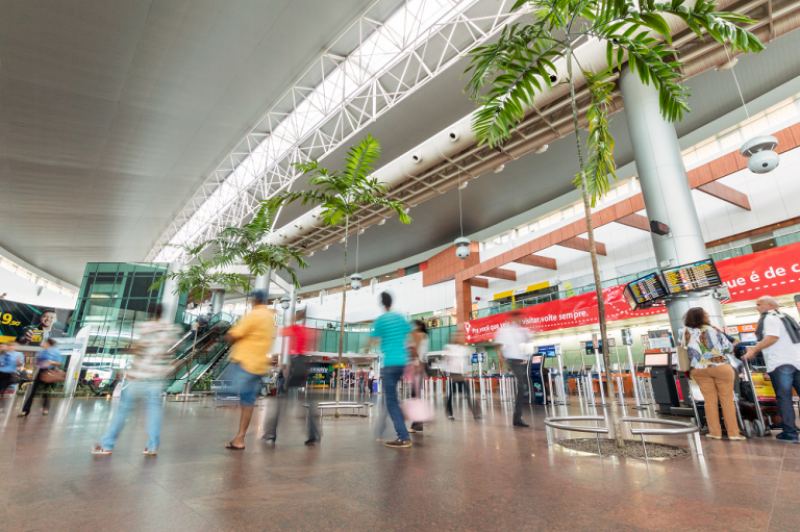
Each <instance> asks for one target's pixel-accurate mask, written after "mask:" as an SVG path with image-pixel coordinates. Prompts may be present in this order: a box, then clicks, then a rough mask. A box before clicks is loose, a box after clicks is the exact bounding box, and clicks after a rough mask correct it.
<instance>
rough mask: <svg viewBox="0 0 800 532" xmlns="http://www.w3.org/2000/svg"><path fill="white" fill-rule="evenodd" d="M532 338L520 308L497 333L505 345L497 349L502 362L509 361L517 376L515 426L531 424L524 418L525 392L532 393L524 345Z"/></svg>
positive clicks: (499, 339)
mask: <svg viewBox="0 0 800 532" xmlns="http://www.w3.org/2000/svg"><path fill="white" fill-rule="evenodd" d="M532 339H533V333H532V332H530V331H528V330H527V329H523V328H522V313H521V312H520V311H518V310H517V311H514V312H512V313H511V318H510V320H509V323H508V324H506V326H505V327H503V328H502V329H500V332H499V333H498V335H497V343H499V344H500V345H502V346H503V347H502V350H498V351H497V354H498V356H499V357H500V363H501V364H502V363H503V360H506V361H508V363H509V365H510V366H511V371H513V372H514V376H515V377H516V378H517V396H516V397H515V399H514V426H515V427H529V426H530V425H528V424H527V423H525V422H524V421H523V420H522V401H523V397H525V392H528V393H530V390H528V375H527V373H528V371H527V367H528V364H527V357H526V356H525V351H524V349H523V347H522V346H523V344H525V343H526V342H529V341H531V340H532Z"/></svg>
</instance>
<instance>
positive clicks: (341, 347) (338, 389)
mask: <svg viewBox="0 0 800 532" xmlns="http://www.w3.org/2000/svg"><path fill="white" fill-rule="evenodd" d="M349 229H350V216H349V215H348V216H345V217H344V277H343V278H342V319H341V321H340V322H339V364H338V365H339V371H338V372H337V373H336V380H337V382H336V404H337V405H338V404H339V400H340V399H341V397H342V386H341V383H342V352H343V351H344V308H345V301H346V300H347V232H348V231H349ZM333 415H334V417H337V418H338V417H339V409H338V408H337V409H336V412H334V414H333Z"/></svg>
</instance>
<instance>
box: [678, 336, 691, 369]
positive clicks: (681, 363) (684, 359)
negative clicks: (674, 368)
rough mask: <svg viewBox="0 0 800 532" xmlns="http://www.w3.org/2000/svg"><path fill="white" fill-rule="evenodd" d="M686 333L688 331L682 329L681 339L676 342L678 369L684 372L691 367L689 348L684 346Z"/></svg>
mask: <svg viewBox="0 0 800 532" xmlns="http://www.w3.org/2000/svg"><path fill="white" fill-rule="evenodd" d="M687 334H689V331H688V330H686V329H683V333H682V334H681V341H680V343H679V344H678V369H680V370H681V371H684V372H686V371H691V369H692V359H691V358H690V357H689V348H688V347H687V346H686V335H687Z"/></svg>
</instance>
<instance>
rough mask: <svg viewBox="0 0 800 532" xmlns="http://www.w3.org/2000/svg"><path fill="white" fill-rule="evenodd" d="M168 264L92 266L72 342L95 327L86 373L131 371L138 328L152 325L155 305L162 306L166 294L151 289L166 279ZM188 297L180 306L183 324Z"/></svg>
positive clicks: (73, 326)
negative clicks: (151, 312)
mask: <svg viewBox="0 0 800 532" xmlns="http://www.w3.org/2000/svg"><path fill="white" fill-rule="evenodd" d="M168 268H169V264H168V263H165V262H164V263H133V262H90V263H88V264H87V265H86V270H85V271H84V274H83V282H82V283H81V289H80V292H79V294H78V303H77V306H76V307H75V314H74V316H73V319H72V324H71V326H70V336H73V335H75V334H77V332H78V331H79V330H80V329H81V328H83V327H85V326H87V325H91V326H92V333H91V338H90V340H89V345H88V347H87V349H86V357H85V359H84V364H83V365H84V368H96V369H102V370H107V371H114V370H118V369H123V368H126V367H128V358H129V356H128V355H127V354H126V353H127V351H128V349H129V348H130V345H131V339H132V337H133V327H134V324H135V323H136V322H139V321H146V320H147V319H149V317H150V315H149V313H148V309H149V308H150V305H152V304H154V303H159V302H160V301H161V297H162V295H163V291H164V285H163V284H162V285H161V286H160V287H159V288H158V289H156V290H150V287H151V286H153V284H154V283H155V282H156V281H158V280H159V279H162V278H163V277H164V276H165V275H166V274H167V270H168ZM185 306H186V296H183V297H182V298H181V301H180V303H179V307H178V312H177V316H176V321H178V323H180V321H179V320H180V319H182V317H183V312H182V311H183V309H184V308H185Z"/></svg>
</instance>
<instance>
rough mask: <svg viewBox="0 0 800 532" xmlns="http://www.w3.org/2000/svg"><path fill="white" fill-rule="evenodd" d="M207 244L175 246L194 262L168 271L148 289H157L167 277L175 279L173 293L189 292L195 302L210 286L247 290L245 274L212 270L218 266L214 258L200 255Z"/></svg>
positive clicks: (205, 294) (206, 294)
mask: <svg viewBox="0 0 800 532" xmlns="http://www.w3.org/2000/svg"><path fill="white" fill-rule="evenodd" d="M208 245H209V242H208V241H204V242H201V243H200V244H197V245H195V246H176V247H180V248H182V249H183V250H184V251H186V253H187V254H188V255H189V256H190V257H193V258H194V259H195V260H196V262H195V263H193V264H190V265H188V267H187V268H184V269H181V270H178V271H173V272H170V273H169V274H167V275H166V276H164V277H162V278H161V279H159V280H158V281H156V282H155V283H153V285H152V286H151V287H150V290H158V288H159V287H160V286H161V285H162V284H163V283H165V282H166V281H167V279H170V280H173V281H175V289H174V290H173V293H174V294H189V296H190V297H191V298H192V299H193V300H194V301H196V302H202V301H204V300H205V299H206V297H207V296H208V295H209V294H210V293H211V288H212V286H222V287H223V288H224V289H225V290H228V291H230V290H234V289H236V288H240V289H242V290H247V287H248V284H249V283H248V280H247V278H246V277H245V276H243V275H240V274H238V273H224V272H219V271H214V269H215V268H216V267H217V266H218V263H217V261H216V258H213V257H212V258H211V259H206V258H204V257H203V256H202V253H203V250H204V249H205V248H206V247H207V246H208Z"/></svg>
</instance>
